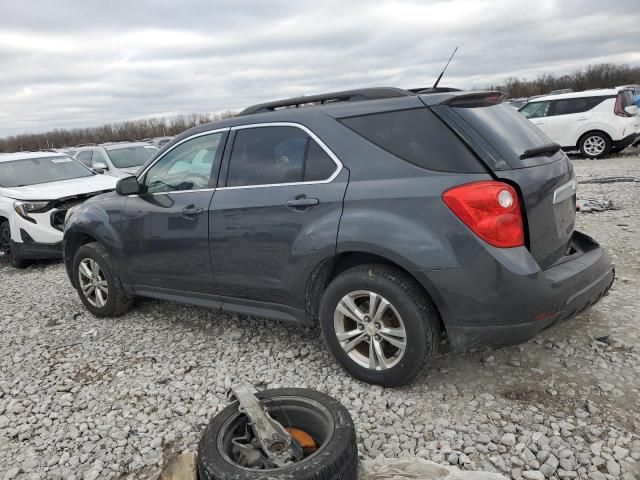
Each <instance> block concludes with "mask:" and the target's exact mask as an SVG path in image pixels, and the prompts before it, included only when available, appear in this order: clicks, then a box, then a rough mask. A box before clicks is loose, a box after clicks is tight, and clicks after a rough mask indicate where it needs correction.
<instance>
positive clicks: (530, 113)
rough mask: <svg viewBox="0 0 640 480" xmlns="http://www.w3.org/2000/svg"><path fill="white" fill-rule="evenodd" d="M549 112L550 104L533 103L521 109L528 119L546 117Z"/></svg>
mask: <svg viewBox="0 0 640 480" xmlns="http://www.w3.org/2000/svg"><path fill="white" fill-rule="evenodd" d="M548 112H549V102H531V103H528V104H526V105H525V106H524V107H522V108H521V109H520V113H522V114H523V115H524V116H525V117H527V118H540V117H546V116H547V113H548Z"/></svg>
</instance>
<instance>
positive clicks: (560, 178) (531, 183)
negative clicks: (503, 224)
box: [423, 92, 576, 269]
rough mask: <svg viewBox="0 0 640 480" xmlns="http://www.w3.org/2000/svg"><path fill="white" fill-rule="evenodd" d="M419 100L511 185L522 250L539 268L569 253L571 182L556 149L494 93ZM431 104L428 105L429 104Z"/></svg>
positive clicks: (568, 168)
mask: <svg viewBox="0 0 640 480" xmlns="http://www.w3.org/2000/svg"><path fill="white" fill-rule="evenodd" d="M423 101H424V102H425V103H426V104H427V105H428V106H430V108H431V109H432V110H433V111H434V112H435V113H436V114H437V115H438V116H439V117H440V118H441V119H442V120H443V121H444V122H445V123H446V124H447V125H449V127H451V128H452V129H453V130H454V131H455V132H456V133H457V134H458V135H459V136H460V137H461V138H462V139H463V140H464V141H465V142H466V143H467V145H468V146H469V147H470V148H471V149H472V150H473V151H474V152H475V153H476V155H478V157H479V158H480V159H481V160H482V161H483V162H484V164H485V165H486V167H487V168H488V169H489V170H490V171H491V172H492V174H493V175H494V176H495V178H496V179H498V180H502V181H505V182H507V183H510V184H511V185H513V186H514V187H515V188H516V189H517V190H518V192H519V194H520V195H521V197H522V198H521V201H522V205H523V208H524V212H523V215H524V219H525V229H526V234H527V246H528V248H529V250H530V252H531V254H532V255H533V257H534V258H535V259H536V261H537V262H538V264H539V265H540V267H541V268H542V269H546V268H548V267H549V266H551V265H552V264H553V263H555V262H556V261H558V260H559V259H560V258H561V257H562V256H564V255H565V254H566V253H567V251H568V250H569V247H570V244H571V237H572V235H573V231H574V227H575V215H576V213H575V190H576V180H575V176H574V173H573V167H572V165H571V162H570V161H569V159H568V158H567V156H566V154H565V153H564V152H562V150H560V147H559V146H558V145H556V144H553V143H552V142H551V140H550V139H549V138H548V137H547V136H546V135H545V134H544V133H542V132H541V131H540V130H539V129H538V128H537V127H535V126H534V125H532V124H531V123H530V122H529V121H528V120H526V119H525V118H524V117H523V116H522V115H521V114H520V113H518V112H517V111H516V110H514V109H513V108H511V107H509V106H508V105H507V104H504V103H501V96H500V94H497V93H495V92H484V93H483V92H479V93H472V94H466V95H459V96H454V97H453V98H449V99H447V100H444V101H441V102H439V103H438V104H437V105H433V102H432V101H430V99H429V98H427V97H425V98H424V99H423ZM430 104H431V105H430Z"/></svg>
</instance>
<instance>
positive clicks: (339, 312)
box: [333, 290, 407, 370]
mask: <svg viewBox="0 0 640 480" xmlns="http://www.w3.org/2000/svg"><path fill="white" fill-rule="evenodd" d="M333 325H334V330H335V334H336V337H337V339H338V342H339V343H340V346H341V347H342V349H343V350H344V352H345V353H346V354H347V355H348V356H349V358H350V359H351V360H353V361H354V362H355V363H357V364H358V365H360V366H361V367H365V368H368V369H369V370H387V369H390V368H393V367H395V366H396V365H397V364H398V363H399V362H400V361H401V360H402V357H403V356H404V353H405V351H406V349H407V332H406V329H405V326H404V322H403V321H402V317H401V316H400V314H399V313H398V311H397V310H396V308H395V307H394V306H393V305H392V304H391V303H390V302H389V301H388V300H387V299H386V298H384V297H383V296H382V295H379V294H377V293H375V292H371V291H368V290H357V291H354V292H350V293H347V294H346V295H345V296H344V297H342V299H341V300H340V301H339V302H338V305H337V307H336V310H335V313H334V316H333Z"/></svg>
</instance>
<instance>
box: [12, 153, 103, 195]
mask: <svg viewBox="0 0 640 480" xmlns="http://www.w3.org/2000/svg"><path fill="white" fill-rule="evenodd" d="M92 175H95V174H94V173H93V172H92V171H91V170H89V169H88V168H86V167H85V166H83V165H82V164H80V163H78V162H77V161H75V160H74V159H73V158H71V157H60V156H58V157H41V158H27V159H24V160H11V161H6V162H0V187H7V188H9V187H24V186H27V185H36V184H39V183H50V182H58V181H61V180H70V179H72V178H82V177H90V176H92Z"/></svg>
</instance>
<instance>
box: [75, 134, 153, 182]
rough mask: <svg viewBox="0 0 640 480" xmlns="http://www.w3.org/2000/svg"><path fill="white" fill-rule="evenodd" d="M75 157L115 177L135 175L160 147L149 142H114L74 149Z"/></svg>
mask: <svg viewBox="0 0 640 480" xmlns="http://www.w3.org/2000/svg"><path fill="white" fill-rule="evenodd" d="M74 151H75V152H74V157H75V158H76V160H78V161H80V162H82V163H83V164H84V165H86V166H87V167H89V168H91V169H93V170H95V171H97V172H99V173H106V174H108V175H111V176H113V177H121V178H122V177H128V176H129V175H132V174H135V173H136V172H137V171H138V169H139V168H140V167H141V166H142V165H144V164H145V163H146V162H147V160H149V159H150V158H151V157H153V156H154V155H155V154H156V153H158V147H156V146H155V145H151V144H150V143H147V142H112V143H101V144H99V145H83V146H79V147H76V148H74Z"/></svg>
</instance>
